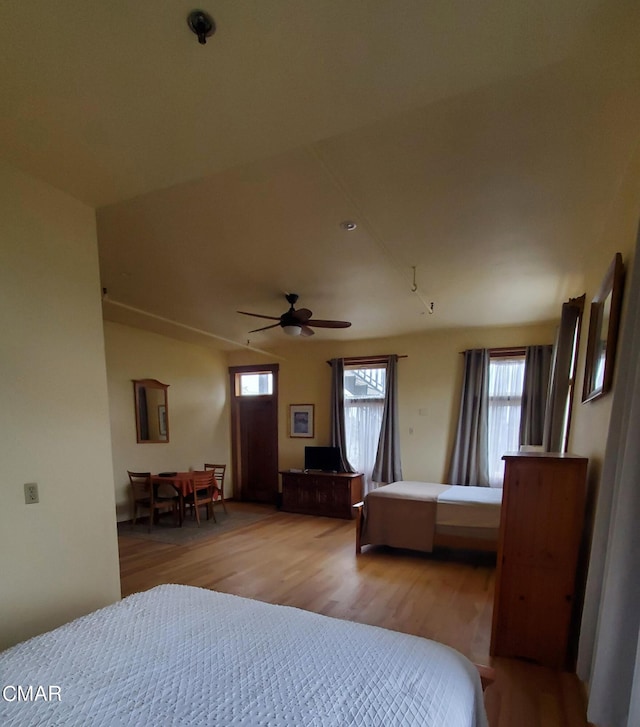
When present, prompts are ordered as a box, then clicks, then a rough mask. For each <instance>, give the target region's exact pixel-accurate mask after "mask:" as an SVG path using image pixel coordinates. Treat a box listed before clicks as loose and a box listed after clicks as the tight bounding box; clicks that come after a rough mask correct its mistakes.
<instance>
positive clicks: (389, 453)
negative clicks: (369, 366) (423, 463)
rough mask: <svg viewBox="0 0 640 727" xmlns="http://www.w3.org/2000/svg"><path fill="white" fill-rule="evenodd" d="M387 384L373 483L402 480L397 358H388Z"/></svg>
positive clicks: (372, 476)
mask: <svg viewBox="0 0 640 727" xmlns="http://www.w3.org/2000/svg"><path fill="white" fill-rule="evenodd" d="M386 378H387V383H386V391H385V395H384V409H383V411H382V426H381V427H380V439H379V440H378V452H377V454H376V462H375V464H374V466H373V473H372V475H371V478H372V479H373V481H374V482H383V483H388V482H397V481H398V480H401V479H402V465H401V463H400V431H399V425H398V357H397V356H395V355H394V356H389V360H388V362H387V377H386Z"/></svg>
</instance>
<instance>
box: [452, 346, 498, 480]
mask: <svg viewBox="0 0 640 727" xmlns="http://www.w3.org/2000/svg"><path fill="white" fill-rule="evenodd" d="M488 399H489V351H488V350H487V349H485V348H479V349H474V350H471V351H465V352H464V379H463V382H462V394H461V396H460V413H459V415H458V428H457V430H456V438H455V443H454V446H453V453H452V456H451V468H450V471H449V482H450V484H452V485H476V486H479V487H489V445H488V429H489V402H488Z"/></svg>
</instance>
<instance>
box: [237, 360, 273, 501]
mask: <svg viewBox="0 0 640 727" xmlns="http://www.w3.org/2000/svg"><path fill="white" fill-rule="evenodd" d="M229 374H230V384H231V432H232V435H231V436H232V442H231V446H232V456H233V462H234V497H236V498H238V499H240V500H244V501H248V502H264V503H273V504H275V502H276V498H277V493H278V386H277V375H278V365H277V364H270V365H267V366H234V367H231V368H230V369H229ZM257 378H260V386H257V385H256V387H255V390H254V388H251V387H249V388H247V387H246V386H245V385H243V382H245V383H246V381H247V380H251V379H257ZM258 389H259V390H258Z"/></svg>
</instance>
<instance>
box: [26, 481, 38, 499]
mask: <svg viewBox="0 0 640 727" xmlns="http://www.w3.org/2000/svg"><path fill="white" fill-rule="evenodd" d="M24 501H25V502H26V503H27V505H35V504H36V503H38V502H40V496H39V495H38V483H37V482H26V483H25V486H24Z"/></svg>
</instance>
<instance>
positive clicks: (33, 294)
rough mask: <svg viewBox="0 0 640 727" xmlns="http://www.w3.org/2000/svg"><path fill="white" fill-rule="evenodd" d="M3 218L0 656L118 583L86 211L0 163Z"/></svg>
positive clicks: (89, 213)
mask: <svg viewBox="0 0 640 727" xmlns="http://www.w3.org/2000/svg"><path fill="white" fill-rule="evenodd" d="M0 220H1V221H2V222H1V223H0V360H1V361H2V377H0V401H2V406H0V431H1V432H2V436H1V437H0V489H1V491H2V507H0V574H1V576H0V578H1V580H0V648H3V647H6V646H9V645H10V644H13V643H15V642H17V641H20V640H22V639H24V638H27V637H29V636H33V635H34V634H37V633H40V632H42V631H45V630H47V629H49V628H52V627H55V626H58V625H59V624H61V623H64V622H66V621H68V620H70V619H72V618H74V617H76V616H79V615H81V614H84V613H87V612H88V611H91V610H93V609H95V608H98V607H100V606H104V605H106V604H108V603H110V602H113V601H116V600H117V599H119V598H120V582H119V570H118V551H117V542H116V528H115V517H114V497H113V486H112V482H113V471H112V467H111V449H110V435H109V412H108V400H107V383H106V373H105V364H104V342H103V335H102V316H101V310H100V281H99V277H98V254H97V245H96V230H95V217H94V213H93V210H91V209H90V208H88V207H86V206H84V205H82V204H80V203H79V202H77V201H76V200H74V199H72V198H71V197H68V196H67V195H65V194H62V193H61V192H58V191H57V190H55V189H53V188H51V187H48V186H47V185H44V184H42V183H40V182H38V181H36V180H35V179H33V178H31V177H28V176H26V175H23V174H21V173H19V172H17V171H15V170H12V169H9V168H7V167H3V166H0ZM26 482H37V483H38V485H39V489H40V503H39V504H36V505H25V501H24V490H23V485H24V483H26Z"/></svg>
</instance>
